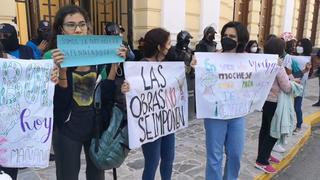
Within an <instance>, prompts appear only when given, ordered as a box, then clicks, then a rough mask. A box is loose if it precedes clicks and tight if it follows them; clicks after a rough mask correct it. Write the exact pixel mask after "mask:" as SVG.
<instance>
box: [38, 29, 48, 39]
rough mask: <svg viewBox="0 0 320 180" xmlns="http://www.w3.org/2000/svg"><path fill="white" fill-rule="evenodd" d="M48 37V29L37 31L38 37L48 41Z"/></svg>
mask: <svg viewBox="0 0 320 180" xmlns="http://www.w3.org/2000/svg"><path fill="white" fill-rule="evenodd" d="M49 38H50V32H49V31H40V33H39V39H40V40H41V41H42V40H45V41H49Z"/></svg>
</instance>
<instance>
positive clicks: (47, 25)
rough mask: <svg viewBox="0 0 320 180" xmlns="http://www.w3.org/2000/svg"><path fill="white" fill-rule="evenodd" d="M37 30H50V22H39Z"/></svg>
mask: <svg viewBox="0 0 320 180" xmlns="http://www.w3.org/2000/svg"><path fill="white" fill-rule="evenodd" d="M38 29H39V30H40V31H47V30H50V22H49V21H46V20H41V21H40V22H39V27H38Z"/></svg>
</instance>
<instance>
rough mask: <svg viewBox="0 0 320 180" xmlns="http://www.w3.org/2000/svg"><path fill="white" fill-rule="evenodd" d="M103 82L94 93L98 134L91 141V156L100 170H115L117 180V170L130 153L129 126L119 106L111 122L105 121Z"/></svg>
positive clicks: (115, 106) (116, 106)
mask: <svg viewBox="0 0 320 180" xmlns="http://www.w3.org/2000/svg"><path fill="white" fill-rule="evenodd" d="M101 82H103V81H101ZM101 82H99V83H98V84H97V86H96V88H95V92H94V109H95V125H96V129H95V131H96V133H95V137H94V138H93V139H92V140H91V145H90V149H89V155H90V158H91V160H92V162H93V163H94V165H95V166H96V167H97V168H98V169H102V170H108V169H113V178H114V179H117V175H116V169H115V168H118V167H120V165H121V164H122V163H123V162H124V160H125V158H126V157H127V155H128V153H129V147H128V144H129V141H128V126H127V122H126V119H125V116H124V113H123V111H122V109H121V108H120V107H119V106H118V105H117V104H114V105H113V107H112V110H111V112H110V116H111V118H110V120H107V121H106V122H104V121H103V113H102V109H101V104H102V102H101V84H102V83H101ZM110 109H111V108H110ZM101 122H102V123H103V125H102V126H101ZM101 127H105V128H102V129H101Z"/></svg>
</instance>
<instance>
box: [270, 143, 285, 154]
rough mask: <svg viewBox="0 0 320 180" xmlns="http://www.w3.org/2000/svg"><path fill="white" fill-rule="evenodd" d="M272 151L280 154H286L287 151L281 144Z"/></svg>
mask: <svg viewBox="0 0 320 180" xmlns="http://www.w3.org/2000/svg"><path fill="white" fill-rule="evenodd" d="M272 150H273V151H275V152H278V153H284V152H286V149H285V148H283V147H282V146H281V144H276V145H274V147H273V149H272Z"/></svg>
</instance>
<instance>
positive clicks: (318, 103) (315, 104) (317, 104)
mask: <svg viewBox="0 0 320 180" xmlns="http://www.w3.org/2000/svg"><path fill="white" fill-rule="evenodd" d="M312 106H320V101H318V102H316V103H314V104H312Z"/></svg>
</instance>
